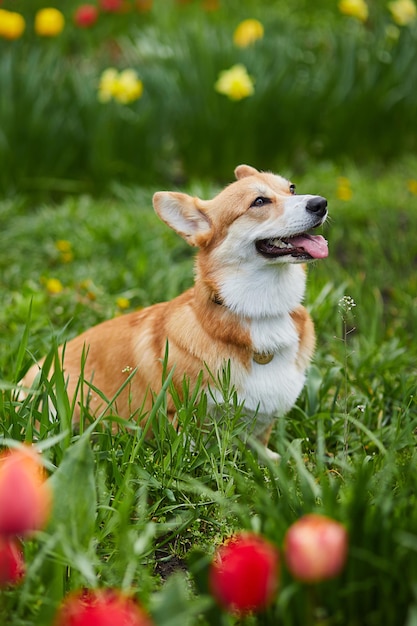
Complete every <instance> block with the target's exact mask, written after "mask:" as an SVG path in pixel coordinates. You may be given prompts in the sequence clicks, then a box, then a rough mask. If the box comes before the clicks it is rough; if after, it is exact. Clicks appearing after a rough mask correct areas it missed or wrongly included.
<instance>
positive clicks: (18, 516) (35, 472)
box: [0, 447, 52, 536]
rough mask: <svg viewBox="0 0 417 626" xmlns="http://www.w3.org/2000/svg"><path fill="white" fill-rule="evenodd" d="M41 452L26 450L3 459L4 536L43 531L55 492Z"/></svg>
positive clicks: (0, 520) (0, 508)
mask: <svg viewBox="0 0 417 626" xmlns="http://www.w3.org/2000/svg"><path fill="white" fill-rule="evenodd" d="M45 480H46V474H45V470H44V468H43V466H42V463H41V461H40V458H39V455H38V453H37V452H36V451H35V450H33V449H32V448H29V447H25V448H19V449H18V450H12V451H10V452H6V453H3V454H2V456H1V457H0V536H5V535H28V534H30V533H32V532H33V531H36V530H40V529H41V528H43V527H44V526H45V524H46V522H47V521H48V517H49V513H50V510H51V500H52V498H51V491H50V488H49V485H48V483H46V482H45Z"/></svg>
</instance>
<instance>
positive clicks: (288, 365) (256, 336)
mask: <svg viewBox="0 0 417 626" xmlns="http://www.w3.org/2000/svg"><path fill="white" fill-rule="evenodd" d="M251 336H252V342H253V346H254V352H257V353H264V354H269V355H270V356H269V359H267V361H268V362H266V363H259V362H257V359H256V360H255V359H254V360H253V361H252V364H251V368H250V370H249V371H246V372H245V373H243V374H242V373H241V375H240V376H236V378H235V380H234V381H233V382H234V384H235V388H236V391H237V394H238V397H239V400H241V401H243V402H244V406H245V413H247V414H248V416H251V415H253V414H256V416H257V418H256V422H257V425H258V427H259V429H261V430H262V429H264V428H266V427H267V426H268V424H269V423H270V422H271V421H272V420H273V419H275V418H276V417H278V416H280V415H284V414H285V413H287V412H288V411H289V410H290V409H291V408H292V406H293V405H294V403H295V401H296V400H297V398H298V396H299V394H300V392H301V390H302V388H303V386H304V382H305V374H304V372H303V371H301V370H300V369H299V367H297V365H296V359H297V353H298V343H299V338H298V335H297V332H296V329H295V326H294V324H293V321H292V319H291V317H290V315H286V316H280V317H279V318H277V319H272V318H265V319H262V320H257V321H256V322H252V324H251ZM271 356H272V358H271ZM233 378H234V377H233V372H232V379H233Z"/></svg>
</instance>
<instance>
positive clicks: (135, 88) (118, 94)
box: [98, 67, 143, 104]
mask: <svg viewBox="0 0 417 626" xmlns="http://www.w3.org/2000/svg"><path fill="white" fill-rule="evenodd" d="M142 93H143V83H142V81H141V80H139V78H138V75H137V73H136V72H135V70H132V69H127V70H123V71H122V72H118V71H117V70H116V69H114V68H112V67H110V68H108V69H107V70H104V72H103V73H102V75H101V77H100V84H99V88H98V99H99V100H100V102H108V101H109V100H111V99H112V98H113V99H114V100H117V101H118V102H121V103H122V104H129V102H133V101H134V100H138V99H139V98H140V97H141V96H142Z"/></svg>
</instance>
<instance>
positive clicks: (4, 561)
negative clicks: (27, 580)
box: [0, 537, 25, 587]
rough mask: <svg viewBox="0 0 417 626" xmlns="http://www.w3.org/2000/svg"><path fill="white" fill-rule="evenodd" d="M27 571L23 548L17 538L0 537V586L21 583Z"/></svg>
mask: <svg viewBox="0 0 417 626" xmlns="http://www.w3.org/2000/svg"><path fill="white" fill-rule="evenodd" d="M24 573H25V562H24V559H23V553H22V549H21V547H20V544H19V543H18V541H17V540H16V539H14V538H13V539H5V538H4V537H0V587H6V586H7V585H15V584H16V583H19V582H20V581H21V579H22V577H23V575H24Z"/></svg>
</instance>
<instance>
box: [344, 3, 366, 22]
mask: <svg viewBox="0 0 417 626" xmlns="http://www.w3.org/2000/svg"><path fill="white" fill-rule="evenodd" d="M339 11H340V12H341V13H343V14H344V15H349V17H356V19H357V20H360V21H361V22H366V20H367V19H368V15H369V9H368V5H367V4H366V2H365V0H340V2H339Z"/></svg>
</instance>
